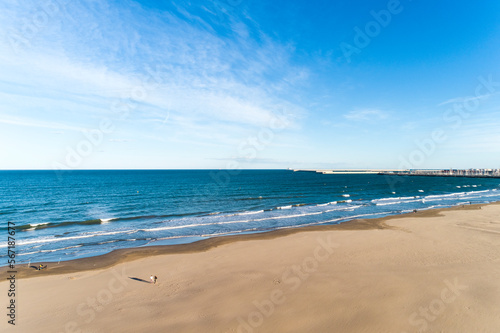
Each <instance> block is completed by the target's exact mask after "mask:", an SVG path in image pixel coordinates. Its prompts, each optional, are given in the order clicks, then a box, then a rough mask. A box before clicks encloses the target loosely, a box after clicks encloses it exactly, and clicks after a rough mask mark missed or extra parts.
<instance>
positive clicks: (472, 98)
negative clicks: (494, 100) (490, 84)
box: [438, 93, 499, 106]
mask: <svg viewBox="0 0 500 333" xmlns="http://www.w3.org/2000/svg"><path fill="white" fill-rule="evenodd" d="M498 94H499V93H491V94H484V95H480V96H467V97H456V98H451V99H448V100H446V101H444V102H441V103H439V104H438V106H443V105H448V104H457V103H459V104H464V103H468V102H472V101H481V100H483V99H487V98H489V97H492V96H494V95H498Z"/></svg>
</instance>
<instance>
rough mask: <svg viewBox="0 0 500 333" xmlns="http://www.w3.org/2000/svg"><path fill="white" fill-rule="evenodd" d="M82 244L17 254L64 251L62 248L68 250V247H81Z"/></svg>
mask: <svg viewBox="0 0 500 333" xmlns="http://www.w3.org/2000/svg"><path fill="white" fill-rule="evenodd" d="M82 246H83V245H81V244H78V245H73V246H67V247H62V248H59V249H50V250H40V251H33V252H21V253H18V254H17V256H27V255H30V254H37V253H51V252H56V251H64V250H69V249H75V248H78V247H82Z"/></svg>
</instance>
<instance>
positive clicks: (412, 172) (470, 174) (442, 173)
mask: <svg viewBox="0 0 500 333" xmlns="http://www.w3.org/2000/svg"><path fill="white" fill-rule="evenodd" d="M293 171H294V172H316V173H321V174H324V175H353V174H358V175H359V174H376V175H385V176H426V177H467V178H500V169H442V170H441V169H408V170H401V169H294V170H293Z"/></svg>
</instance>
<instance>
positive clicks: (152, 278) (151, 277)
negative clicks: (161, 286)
mask: <svg viewBox="0 0 500 333" xmlns="http://www.w3.org/2000/svg"><path fill="white" fill-rule="evenodd" d="M149 279H150V280H151V283H155V278H154V276H153V275H151V276H150V277H149Z"/></svg>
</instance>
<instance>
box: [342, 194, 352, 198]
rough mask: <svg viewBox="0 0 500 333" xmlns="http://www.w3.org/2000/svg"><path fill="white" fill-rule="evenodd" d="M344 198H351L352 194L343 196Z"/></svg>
mask: <svg viewBox="0 0 500 333" xmlns="http://www.w3.org/2000/svg"><path fill="white" fill-rule="evenodd" d="M342 196H343V197H344V198H349V197H350V196H351V195H350V194H342Z"/></svg>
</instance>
